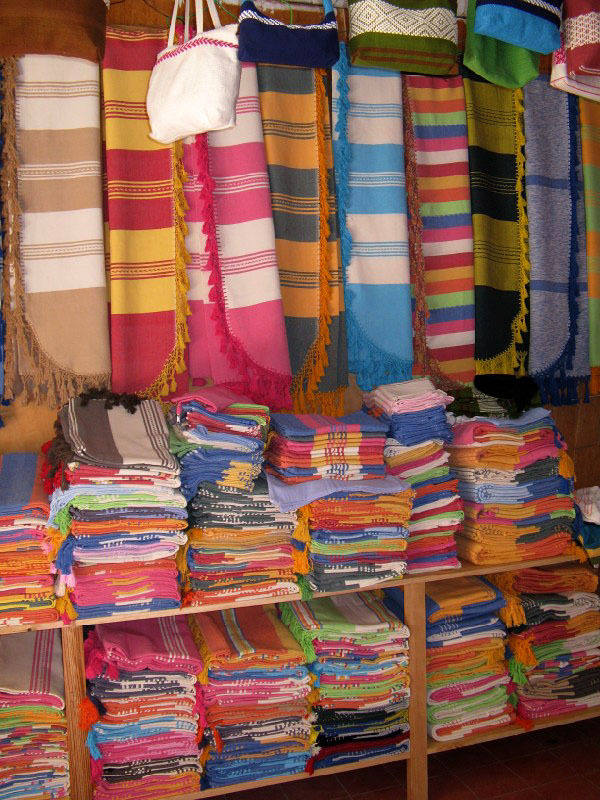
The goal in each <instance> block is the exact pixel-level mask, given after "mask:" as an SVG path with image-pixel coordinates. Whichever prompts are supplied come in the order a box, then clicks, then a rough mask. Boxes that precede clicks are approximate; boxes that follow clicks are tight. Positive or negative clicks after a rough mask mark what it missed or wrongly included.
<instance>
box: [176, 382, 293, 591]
mask: <svg viewBox="0 0 600 800" xmlns="http://www.w3.org/2000/svg"><path fill="white" fill-rule="evenodd" d="M176 402H177V405H176V407H175V408H174V409H173V411H172V412H171V421H172V422H173V427H172V438H171V442H172V445H173V449H174V450H175V452H176V453H177V454H178V456H179V458H180V461H181V480H182V486H183V491H184V493H185V495H186V498H187V499H188V500H189V501H190V502H189V507H188V508H189V526H190V527H189V530H188V537H189V548H188V550H187V557H186V568H187V575H186V581H185V586H184V603H185V604H186V605H194V604H197V603H202V602H204V603H211V602H218V601H219V600H233V599H239V598H243V597H247V596H250V597H256V596H262V597H276V596H278V595H289V594H295V593H296V592H297V590H298V587H297V585H296V577H295V574H294V557H293V546H292V534H293V532H294V528H295V526H296V515H295V514H290V513H289V512H288V513H281V512H280V511H279V510H278V509H277V508H276V507H275V506H274V505H273V504H272V503H271V501H270V500H269V496H268V493H267V485H266V481H264V480H261V479H258V480H257V478H258V475H259V473H260V469H261V467H262V459H263V450H264V446H265V440H266V438H267V431H268V428H269V409H268V408H267V407H266V406H259V405H256V404H253V403H251V402H250V401H246V400H245V399H243V398H238V397H237V396H236V395H234V394H232V393H231V392H229V391H228V390H226V389H223V388H220V387H214V386H211V387H207V388H206V389H203V390H202V391H201V392H200V393H198V394H193V395H186V396H185V397H181V398H179V399H178V400H177V401H176Z"/></svg>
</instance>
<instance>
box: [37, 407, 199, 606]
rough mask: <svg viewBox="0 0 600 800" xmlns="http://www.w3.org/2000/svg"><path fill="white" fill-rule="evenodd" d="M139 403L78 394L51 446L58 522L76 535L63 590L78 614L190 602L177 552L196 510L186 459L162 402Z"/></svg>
mask: <svg viewBox="0 0 600 800" xmlns="http://www.w3.org/2000/svg"><path fill="white" fill-rule="evenodd" d="M130 401H131V397H129V400H128V401H127V407H126V405H125V404H121V403H120V402H119V401H117V402H118V404H114V403H110V402H107V401H105V400H103V399H89V398H85V397H78V398H74V399H71V400H69V402H68V403H67V404H66V405H65V406H64V407H63V408H62V410H61V411H60V416H59V421H60V428H61V430H60V431H59V433H58V434H57V437H56V438H55V440H54V441H53V442H52V444H51V445H50V447H49V449H48V450H47V454H46V455H47V458H48V468H49V470H55V474H54V485H55V486H58V488H55V490H54V492H53V494H52V498H51V503H50V524H51V525H52V526H54V528H57V529H59V530H60V532H61V534H62V535H63V537H66V538H65V539H64V541H63V543H62V544H61V546H60V550H59V552H58V555H57V556H56V559H55V562H54V569H55V570H56V572H57V573H58V576H59V577H58V581H57V590H56V591H57V594H58V595H61V598H59V603H61V602H62V603H64V610H65V611H66V613H71V615H72V616H75V614H77V615H79V616H80V617H84V618H98V617H103V616H108V615H113V614H118V613H120V612H131V611H145V610H162V609H170V608H177V607H178V606H179V605H180V592H179V585H178V570H177V564H176V557H177V554H178V551H179V548H180V547H181V546H182V545H185V543H186V541H187V536H186V533H185V528H186V526H187V511H186V502H185V498H184V496H183V494H182V493H181V491H180V490H179V483H180V481H179V465H178V463H177V459H176V458H175V457H174V456H173V454H172V453H171V452H170V451H169V432H168V428H167V425H166V421H165V418H164V414H163V412H162V409H161V407H160V404H159V403H157V402H156V401H155V400H139V399H137V398H134V399H133V400H132V401H131V402H130ZM123 403H125V400H123ZM57 459H58V461H57ZM48 478H49V480H50V479H51V475H48ZM63 486H64V487H66V488H62V487H63ZM69 595H70V599H68V596H69ZM71 602H72V607H71V605H70V603H71ZM73 607H74V612H75V613H73Z"/></svg>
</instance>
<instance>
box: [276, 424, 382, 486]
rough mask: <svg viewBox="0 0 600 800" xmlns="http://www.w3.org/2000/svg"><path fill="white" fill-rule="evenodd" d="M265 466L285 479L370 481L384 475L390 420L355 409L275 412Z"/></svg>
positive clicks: (296, 480) (303, 480)
mask: <svg viewBox="0 0 600 800" xmlns="http://www.w3.org/2000/svg"><path fill="white" fill-rule="evenodd" d="M271 428H272V430H273V433H272V434H271V437H270V439H269V446H268V448H267V451H266V453H265V469H266V470H267V472H270V473H271V474H273V475H276V476H277V477H279V478H280V479H281V480H282V481H284V482H285V483H303V482H306V481H314V480H317V479H319V478H338V479H341V480H346V481H352V480H361V479H362V480H368V479H370V478H380V477H383V475H385V464H384V463H383V447H384V444H385V434H386V430H387V425H386V424H385V423H384V422H380V421H379V420H376V419H374V418H373V417H370V416H369V415H368V414H365V413H364V411H356V412H354V413H353V414H347V415H346V416H345V417H323V416H321V415H320V414H273V416H272V417H271Z"/></svg>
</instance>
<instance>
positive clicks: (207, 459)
mask: <svg viewBox="0 0 600 800" xmlns="http://www.w3.org/2000/svg"><path fill="white" fill-rule="evenodd" d="M175 402H176V406H175V407H174V408H173V409H172V410H171V413H170V415H169V422H170V423H171V426H172V427H171V449H172V451H173V452H174V453H175V454H176V455H177V458H178V459H179V462H180V464H181V490H182V492H183V494H184V495H185V498H186V500H188V501H189V500H191V499H192V498H193V497H194V495H195V494H196V492H197V491H198V487H199V486H200V484H201V483H210V484H215V485H217V486H228V487H231V488H233V489H241V490H244V491H251V490H252V487H253V486H254V481H255V480H256V478H258V476H259V475H260V470H261V467H262V461H263V450H264V448H265V440H266V437H267V431H268V428H269V409H268V408H267V407H266V406H260V405H256V404H254V403H251V402H250V401H249V400H248V401H246V399H245V398H242V397H238V396H237V395H235V394H233V393H232V392H230V391H228V390H227V389H223V388H221V387H218V386H209V387H207V388H206V389H203V390H202V391H200V392H197V393H194V394H188V395H185V396H183V397H180V398H177V400H176V401H175Z"/></svg>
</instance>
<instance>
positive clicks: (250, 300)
mask: <svg viewBox="0 0 600 800" xmlns="http://www.w3.org/2000/svg"><path fill="white" fill-rule="evenodd" d="M236 115H237V124H236V125H235V126H234V127H233V128H230V129H229V130H225V131H215V132H212V133H209V134H208V139H207V137H204V136H203V137H200V136H199V137H197V138H196V140H195V141H194V142H193V143H188V144H186V145H184V164H185V168H186V171H187V173H188V177H189V180H188V184H186V188H185V194H186V199H187V201H188V205H189V211H188V216H187V219H188V236H187V238H186V245H187V247H188V250H189V252H190V253H191V264H190V268H189V275H190V308H191V311H192V317H191V319H190V323H189V325H190V333H191V341H190V373H191V375H192V377H193V378H211V379H212V381H213V383H215V384H218V385H223V384H225V385H228V386H230V387H231V388H232V389H234V390H235V391H237V392H239V393H241V394H244V395H247V396H249V397H251V398H252V399H253V400H257V401H258V400H260V401H261V402H265V403H267V404H268V405H269V406H270V407H271V408H275V409H281V408H290V406H291V399H290V385H291V380H292V378H291V370H290V363H289V355H288V347H287V339H286V332H285V325H284V319H283V305H282V302H281V290H280V286H279V273H278V270H277V257H276V253H275V234H274V229H273V216H272V212H271V198H270V194H269V179H268V175H267V165H266V160H265V148H264V141H263V133H262V126H261V121H260V105H259V99H258V85H257V79H256V66H255V65H254V64H244V65H243V69H242V78H241V83H240V93H239V97H238V101H237V106H236ZM199 270H200V272H199ZM198 317H201V319H198Z"/></svg>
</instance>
